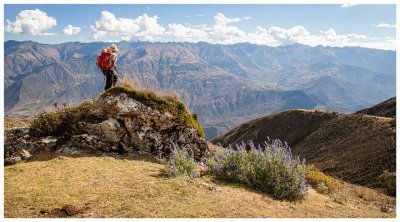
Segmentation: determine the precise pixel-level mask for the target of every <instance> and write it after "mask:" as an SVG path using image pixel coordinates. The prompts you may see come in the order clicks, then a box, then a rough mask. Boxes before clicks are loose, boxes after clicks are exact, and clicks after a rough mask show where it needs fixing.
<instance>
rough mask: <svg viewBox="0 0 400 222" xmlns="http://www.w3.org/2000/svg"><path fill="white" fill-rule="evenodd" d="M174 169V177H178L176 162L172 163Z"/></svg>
mask: <svg viewBox="0 0 400 222" xmlns="http://www.w3.org/2000/svg"><path fill="white" fill-rule="evenodd" d="M172 169H173V172H174V176H176V177H177V176H178V174H177V173H176V167H175V163H174V162H172Z"/></svg>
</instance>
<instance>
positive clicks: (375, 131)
mask: <svg viewBox="0 0 400 222" xmlns="http://www.w3.org/2000/svg"><path fill="white" fill-rule="evenodd" d="M393 111H394V112H393ZM365 112H367V113H368V114H369V115H365V114H363V113H365ZM388 113H391V114H394V116H391V117H384V116H387V114H388ZM391 114H390V115H391ZM374 115H376V116H374ZM395 115H396V98H392V99H390V100H388V101H385V102H383V103H380V104H378V105H376V106H374V107H371V108H370V109H366V110H362V111H360V112H358V113H356V114H348V115H342V114H339V113H334V112H326V111H317V110H287V111H282V112H279V113H275V114H271V115H267V116H264V117H260V118H257V119H254V120H251V121H248V122H246V123H243V124H241V125H240V126H238V127H236V128H235V129H233V130H231V131H229V132H227V133H225V134H223V135H221V136H218V137H217V138H214V139H213V140H211V142H212V143H214V144H219V143H220V144H221V145H222V146H223V147H228V146H229V145H233V146H234V145H235V144H236V143H241V142H242V141H243V142H245V143H247V142H248V141H249V140H252V141H253V142H254V144H256V145H257V144H260V143H262V142H263V141H265V140H267V138H268V137H269V138H271V139H276V138H277V139H280V140H282V141H287V143H288V144H289V146H291V147H292V151H293V154H294V155H298V156H300V157H305V158H306V160H307V162H308V163H310V164H315V165H316V166H317V168H319V169H321V170H323V172H324V173H326V174H329V175H332V176H335V177H336V178H340V179H342V180H345V181H347V182H351V183H357V184H361V185H365V186H368V187H372V188H377V187H380V184H379V182H378V177H379V176H380V175H381V174H382V173H383V171H384V170H389V171H390V172H394V171H396V118H395V117H396V116H395Z"/></svg>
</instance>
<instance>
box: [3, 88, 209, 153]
mask: <svg viewBox="0 0 400 222" xmlns="http://www.w3.org/2000/svg"><path fill="white" fill-rule="evenodd" d="M113 89H114V88H113ZM113 89H111V90H109V91H107V93H106V94H103V96H101V97H100V98H98V99H96V100H94V101H92V102H91V103H90V104H89V106H90V108H89V109H85V113H79V114H77V113H78V112H82V110H81V109H79V108H70V109H68V110H59V111H58V112H62V113H61V114H63V115H61V114H60V115H53V118H54V116H57V118H61V119H58V122H62V123H61V124H60V127H61V126H63V127H65V129H66V130H65V131H62V130H59V129H57V130H56V131H57V132H62V135H55V136H49V135H42V136H41V137H39V138H34V137H32V136H29V129H27V128H13V129H10V130H7V131H6V141H7V145H8V146H9V147H11V149H10V150H11V151H10V153H13V152H17V151H19V150H22V149H25V150H29V151H30V152H32V153H37V152H41V151H56V152H57V153H69V154H80V153H82V152H116V153H119V154H123V153H151V154H154V155H156V156H158V157H163V156H168V155H169V154H170V149H169V146H170V144H171V141H173V142H174V143H177V144H178V145H179V147H181V148H182V149H183V150H186V151H188V152H189V153H193V155H194V158H195V159H198V160H200V159H201V158H202V157H205V156H208V155H209V151H208V146H207V144H206V141H205V139H204V138H202V137H201V136H199V132H198V130H199V129H196V128H193V127H189V126H188V124H185V122H184V121H183V120H182V119H185V118H188V117H190V118H189V119H190V120H192V121H193V118H192V115H191V114H189V113H183V114H182V113H181V112H178V113H179V115H181V116H180V118H181V119H179V118H178V117H177V116H174V115H173V114H172V113H170V112H168V111H165V110H168V109H157V108H155V107H157V106H155V105H154V104H155V102H154V101H150V103H151V104H153V107H151V106H149V105H146V104H145V102H140V101H138V100H137V99H135V98H133V96H132V95H131V94H130V93H132V92H134V91H130V90H128V89H127V88H123V87H120V88H119V89H118V88H117V89H115V90H114V91H113ZM121 89H122V90H121ZM135 93H137V91H136V92H135ZM135 95H136V94H135ZM146 98H148V97H146ZM148 99H149V100H151V99H153V100H154V99H155V98H154V97H151V98H148ZM155 101H161V102H163V104H164V103H165V104H167V105H169V106H174V107H175V106H176V104H174V103H172V102H166V101H165V100H155ZM86 105H87V103H86ZM178 107H179V104H178ZM164 108H165V107H164ZM183 110H185V109H184V105H183ZM72 116H79V118H72ZM42 118H43V119H44V120H45V119H46V117H45V116H42ZM62 118H64V119H62ZM44 120H41V121H44ZM63 121H65V122H66V123H68V124H71V125H70V126H68V127H66V123H64V122H63ZM196 121H197V120H196ZM58 122H57V123H58ZM197 124H198V123H197ZM42 125H45V124H36V125H35V126H32V127H39V126H40V127H42ZM54 128H56V127H54ZM31 130H32V129H31Z"/></svg>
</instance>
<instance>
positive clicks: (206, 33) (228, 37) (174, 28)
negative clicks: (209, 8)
mask: <svg viewBox="0 0 400 222" xmlns="http://www.w3.org/2000/svg"><path fill="white" fill-rule="evenodd" d="M248 19H250V17H244V18H227V17H226V16H225V15H224V14H222V13H217V15H215V16H214V21H213V23H212V24H211V25H201V26H199V28H193V27H187V26H184V25H181V24H169V25H168V32H166V34H167V35H171V36H173V37H176V38H180V39H183V40H185V41H193V42H198V41H206V42H211V43H218V44H234V43H238V42H246V41H247V34H246V33H245V32H244V31H242V30H240V29H239V28H238V27H236V26H231V25H229V24H231V23H235V22H239V21H242V20H248Z"/></svg>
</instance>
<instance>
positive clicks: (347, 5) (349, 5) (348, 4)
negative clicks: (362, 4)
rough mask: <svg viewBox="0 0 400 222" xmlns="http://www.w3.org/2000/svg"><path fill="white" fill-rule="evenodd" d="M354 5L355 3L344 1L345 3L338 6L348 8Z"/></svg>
mask: <svg viewBox="0 0 400 222" xmlns="http://www.w3.org/2000/svg"><path fill="white" fill-rule="evenodd" d="M355 5H357V4H351V3H346V4H342V5H341V6H340V7H341V8H348V7H351V6H355Z"/></svg>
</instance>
